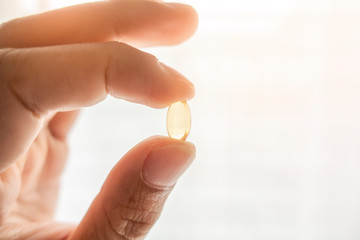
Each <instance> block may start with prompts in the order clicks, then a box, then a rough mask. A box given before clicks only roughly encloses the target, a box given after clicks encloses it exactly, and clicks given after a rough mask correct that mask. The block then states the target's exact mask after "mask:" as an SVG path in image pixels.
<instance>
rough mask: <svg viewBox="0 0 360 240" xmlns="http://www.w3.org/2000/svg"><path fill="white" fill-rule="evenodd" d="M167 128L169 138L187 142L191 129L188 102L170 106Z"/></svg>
mask: <svg viewBox="0 0 360 240" xmlns="http://www.w3.org/2000/svg"><path fill="white" fill-rule="evenodd" d="M166 128H167V132H168V135H169V137H171V138H175V139H179V140H183V141H185V139H186V138H187V136H188V135H189V132H190V128H191V114H190V108H189V106H188V104H187V103H186V101H179V102H175V103H173V104H171V105H170V107H169V109H168V112H167V117H166Z"/></svg>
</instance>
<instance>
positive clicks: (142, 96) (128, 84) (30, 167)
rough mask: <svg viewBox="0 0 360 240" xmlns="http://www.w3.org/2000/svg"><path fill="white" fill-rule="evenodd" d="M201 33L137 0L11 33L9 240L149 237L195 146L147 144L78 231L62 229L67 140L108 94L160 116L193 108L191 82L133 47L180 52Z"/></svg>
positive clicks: (1, 56)
mask: <svg viewBox="0 0 360 240" xmlns="http://www.w3.org/2000/svg"><path fill="white" fill-rule="evenodd" d="M196 26H197V14H196V12H195V10H194V9H193V8H191V7H189V6H187V5H182V4H170V3H162V2H158V1H156V2H155V1H154V2H153V1H130V0H129V1H126V0H121V1H114V2H99V3H91V4H83V5H78V6H74V7H70V8H65V9H59V10H55V11H52V12H48V13H44V14H40V15H35V16H30V17H26V18H21V19H17V20H14V21H10V22H8V23H5V24H3V25H1V27H0V48H1V49H0V239H4V240H7V239H9V240H10V239H35V240H37V239H55V240H56V239H59V240H60V239H61V240H65V239H66V240H74V239H143V238H144V237H145V236H146V234H147V233H148V231H149V230H150V229H151V227H152V226H153V225H154V224H155V222H156V220H157V219H158V217H159V215H160V212H161V209H162V207H163V205H164V203H165V200H166V197H167V196H168V194H169V193H170V192H171V190H172V188H173V186H174V184H175V183H176V181H177V179H178V178H179V176H180V175H181V174H182V173H183V172H184V171H185V169H186V168H187V167H188V166H189V165H190V164H191V162H192V160H193V159H194V157H195V147H194V145H193V144H191V143H188V142H183V141H179V140H174V139H170V138H168V137H160V136H155V137H151V138H149V139H146V140H144V141H143V142H141V143H139V144H138V145H137V146H135V147H134V148H133V149H132V150H130V151H129V152H128V153H127V154H126V155H125V156H124V157H123V158H121V159H120V160H119V162H118V163H117V164H116V165H115V166H114V168H113V169H112V171H111V172H110V174H109V175H108V177H107V179H106V181H105V183H104V185H103V187H102V189H101V190H100V191H99V194H98V195H97V197H96V198H95V199H94V201H93V203H92V204H91V206H90V207H89V210H88V211H87V213H86V215H85V216H84V218H83V219H82V221H81V222H80V223H79V224H78V225H70V224H64V223H58V222H55V221H54V220H53V217H54V210H55V207H56V201H57V197H58V189H59V177H60V176H61V173H62V171H63V168H64V165H65V161H66V157H67V143H66V139H67V135H68V132H69V130H70V129H71V126H72V124H73V122H74V121H75V119H76V116H77V114H78V109H80V108H81V107H84V106H91V105H94V104H96V103H98V102H100V101H101V100H103V99H104V98H105V97H106V96H107V95H111V96H113V97H116V98H120V99H124V100H127V101H131V102H135V103H139V104H145V105H147V106H149V107H154V108H162V107H166V106H168V105H170V104H171V103H173V102H176V101H179V100H183V99H186V100H188V99H191V98H192V97H193V96H194V87H193V85H192V83H191V82H189V81H188V80H187V79H185V78H184V77H183V76H182V75H180V74H179V73H178V72H176V71H175V70H173V69H172V68H170V67H168V66H166V65H165V64H162V63H159V62H158V60H157V59H156V58H155V57H154V56H152V55H150V54H147V53H144V52H142V51H140V50H138V49H136V48H134V47H131V46H130V45H127V44H131V45H132V46H154V45H173V44H177V43H180V42H182V41H183V40H185V39H187V38H188V37H190V36H191V35H192V34H193V32H194V31H195V29H196ZM119 111H121V109H119ZM104 117H106V116H104ZM124 117H126V116H124ZM99 127H101V126H99ZM119 137H126V136H119ZM101 161H102V159H99V164H101V163H100V162H101ZM79 171H81V169H79ZM67 197H69V198H72V197H73V196H67Z"/></svg>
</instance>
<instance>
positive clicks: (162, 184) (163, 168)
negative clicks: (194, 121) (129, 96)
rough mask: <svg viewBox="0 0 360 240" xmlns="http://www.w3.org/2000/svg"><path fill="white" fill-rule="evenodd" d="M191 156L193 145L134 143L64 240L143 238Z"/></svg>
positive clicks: (165, 140)
mask: <svg viewBox="0 0 360 240" xmlns="http://www.w3.org/2000/svg"><path fill="white" fill-rule="evenodd" d="M194 157H195V147H194V145H193V144H191V143H187V142H183V141H180V140H175V139H171V138H167V137H152V138H149V139H147V140H145V141H143V142H141V143H139V144H138V145H137V146H135V147H134V148H133V149H132V150H130V151H129V152H128V153H127V154H126V155H125V156H124V157H123V158H122V159H121V160H120V161H119V162H118V163H117V164H116V166H115V167H114V168H113V169H112V171H111V172H110V174H109V176H108V177H107V179H106V181H105V183H104V185H103V187H102V189H101V191H100V193H99V194H98V195H97V197H96V198H95V200H94V201H93V203H92V204H91V206H90V208H89V210H88V212H87V213H86V215H85V217H84V218H83V220H82V221H81V223H80V224H79V226H78V227H77V228H76V229H75V230H74V232H73V233H72V235H71V236H70V238H69V239H70V240H75V239H76V240H79V239H87V240H90V239H106V240H108V239H109V240H113V239H114V240H115V239H143V238H144V237H145V236H146V234H147V233H148V232H149V231H150V229H151V227H152V226H153V225H154V224H155V222H156V220H157V219H158V218H159V216H160V212H161V210H162V208H163V205H164V203H165V201H166V198H167V196H168V195H169V193H170V192H171V190H172V188H173V186H174V184H175V183H176V181H177V179H178V178H179V177H180V176H181V174H182V173H183V172H184V171H185V170H186V169H187V168H188V166H189V165H190V164H191V162H192V160H193V159H194Z"/></svg>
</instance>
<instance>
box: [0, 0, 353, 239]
mask: <svg viewBox="0 0 360 240" xmlns="http://www.w3.org/2000/svg"><path fill="white" fill-rule="evenodd" d="M80 2H86V1H76V0H67V1H64V0H62V1H60V0H38V1H36V0H33V1H31V0H17V1H14V0H13V1H5V0H0V20H1V21H2V22H3V21H6V20H9V19H11V18H14V17H20V16H23V15H27V14H33V13H37V12H41V11H45V10H47V9H53V8H58V7H62V6H65V5H71V4H76V3H80ZM179 2H185V3H188V4H191V5H193V6H194V7H195V8H196V9H197V10H198V12H199V15H200V25H199V29H198V31H197V33H196V35H194V37H193V38H191V39H190V40H188V41H187V42H186V43H184V44H182V45H179V46H175V47H164V48H150V49H145V51H148V52H151V53H153V54H155V55H156V56H157V57H158V58H159V59H160V60H161V61H163V62H165V63H167V64H168V65H170V66H172V67H174V68H176V69H178V70H179V71H180V72H181V73H183V74H184V75H185V76H187V77H188V78H189V79H190V80H192V81H193V82H194V83H195V86H196V90H197V94H196V97H195V98H194V99H193V100H192V101H190V102H189V105H190V108H191V111H192V117H193V124H192V130H191V132H190V136H189V138H188V141H191V142H194V143H195V145H196V147H197V159H196V161H195V162H194V164H193V166H192V167H191V168H190V169H189V170H188V171H187V172H186V173H185V175H184V176H183V177H182V178H181V179H180V181H179V182H178V184H177V186H176V188H175V190H174V191H173V193H172V194H171V196H170V197H169V200H168V202H167V204H166V206H165V208H164V212H163V214H162V217H161V218H160V220H159V221H158V223H157V224H156V226H155V227H154V229H153V230H152V231H151V233H150V234H149V236H148V238H147V239H151V240H155V239H156V240H168V239H173V240H183V239H191V240H192V239H194V240H195V239H207V240H218V239H230V240H232V239H234V240H235V239H251V240H257V239H259V240H260V239H261V240H263V239H266V240H268V239H277V240H279V239H293V240H296V239H306V240H312V239H314V240H319V239H326V240H331V239H347V240H351V239H360V174H359V173H360V124H359V123H360V108H359V103H360V2H359V1H358V0H251V1H249V0H223V1H215V0H193V1H191V0H188V1H179ZM165 118H166V109H164V110H155V109H150V108H147V107H144V106H140V105H137V104H133V103H127V102H125V101H122V100H116V99H113V98H111V97H109V98H107V99H106V100H105V101H104V102H102V103H100V104H98V105H96V106H94V107H91V108H87V109H84V110H83V111H82V114H81V115H80V118H79V120H78V121H77V123H76V125H75V127H74V129H73V131H72V133H71V136H70V139H69V140H70V148H71V151H70V156H69V162H68V164H67V167H66V171H65V174H64V176H63V182H62V183H63V184H62V189H61V195H60V201H59V206H58V210H57V219H59V220H61V221H70V222H78V221H80V219H81V218H82V216H83V215H84V214H85V212H86V210H87V208H88V206H89V205H90V203H91V201H92V199H93V198H94V197H95V195H96V194H97V192H98V191H99V189H100V187H101V185H102V183H103V181H104V180H105V178H106V176H107V174H108V172H109V171H110V169H111V168H112V166H113V165H114V164H115V163H116V162H117V161H118V160H119V159H120V158H121V156H122V155H124V154H125V153H126V152H127V151H128V150H129V149H130V148H132V147H133V146H134V145H135V144H136V143H138V142H140V141H141V140H143V139H145V138H147V137H149V136H151V135H159V134H160V135H166V126H165Z"/></svg>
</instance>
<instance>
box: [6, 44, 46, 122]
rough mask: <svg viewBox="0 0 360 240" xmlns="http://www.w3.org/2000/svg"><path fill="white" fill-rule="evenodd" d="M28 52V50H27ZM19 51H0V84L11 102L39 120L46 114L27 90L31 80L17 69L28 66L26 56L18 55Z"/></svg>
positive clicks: (11, 49)
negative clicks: (11, 99) (17, 104)
mask: <svg viewBox="0 0 360 240" xmlns="http://www.w3.org/2000/svg"><path fill="white" fill-rule="evenodd" d="M29 51H30V50H29ZM20 53H21V50H17V49H13V48H7V49H1V50H0V82H1V86H2V89H4V90H6V91H7V92H8V93H9V94H10V96H11V97H12V98H13V100H14V101H15V102H17V103H19V104H20V105H22V106H23V108H24V109H25V110H26V111H28V112H30V114H32V115H33V116H34V117H36V118H40V117H41V116H43V115H44V114H46V113H45V112H44V111H43V110H42V109H41V108H40V107H39V105H38V104H37V102H36V101H35V99H34V97H35V94H33V93H32V92H31V91H29V89H31V88H27V86H28V85H32V83H31V82H30V81H31V79H28V78H26V76H24V74H22V73H21V71H18V69H19V68H21V67H23V66H26V65H28V59H27V58H26V54H21V56H19V54H20Z"/></svg>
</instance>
